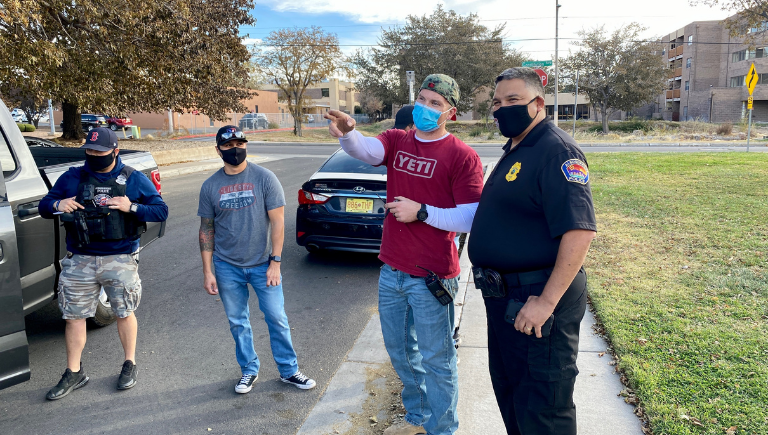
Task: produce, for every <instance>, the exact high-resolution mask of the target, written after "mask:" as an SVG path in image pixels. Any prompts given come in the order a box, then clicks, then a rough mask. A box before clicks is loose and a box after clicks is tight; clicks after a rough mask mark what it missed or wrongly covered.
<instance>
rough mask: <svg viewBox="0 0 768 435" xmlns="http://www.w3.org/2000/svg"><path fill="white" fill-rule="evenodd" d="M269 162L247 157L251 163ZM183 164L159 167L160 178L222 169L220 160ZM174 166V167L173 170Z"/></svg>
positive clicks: (260, 158) (263, 159)
mask: <svg viewBox="0 0 768 435" xmlns="http://www.w3.org/2000/svg"><path fill="white" fill-rule="evenodd" d="M270 160H273V159H272V158H270V157H261V156H253V157H248V161H249V162H253V163H264V162H268V161H270ZM182 165H184V163H176V164H173V165H166V166H165V167H162V166H161V167H159V169H160V178H161V179H165V178H173V177H178V176H179V175H187V174H193V173H196V172H203V171H211V170H214V169H220V168H221V167H222V163H221V160H220V159H215V160H214V161H210V160H203V161H202V162H201V163H199V164H195V165H190V166H182ZM174 166H176V167H175V168H174Z"/></svg>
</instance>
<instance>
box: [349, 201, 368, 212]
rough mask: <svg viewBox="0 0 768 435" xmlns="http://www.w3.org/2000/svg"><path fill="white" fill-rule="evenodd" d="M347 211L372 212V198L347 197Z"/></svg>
mask: <svg viewBox="0 0 768 435" xmlns="http://www.w3.org/2000/svg"><path fill="white" fill-rule="evenodd" d="M347 213H373V200H372V199H361V198H347Z"/></svg>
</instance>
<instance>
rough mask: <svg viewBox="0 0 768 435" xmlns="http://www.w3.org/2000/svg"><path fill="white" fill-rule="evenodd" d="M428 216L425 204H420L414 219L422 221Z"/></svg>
mask: <svg viewBox="0 0 768 435" xmlns="http://www.w3.org/2000/svg"><path fill="white" fill-rule="evenodd" d="M428 217H429V213H427V204H421V208H420V209H419V211H418V212H416V219H418V220H420V221H422V222H424V221H425V220H427V218H428Z"/></svg>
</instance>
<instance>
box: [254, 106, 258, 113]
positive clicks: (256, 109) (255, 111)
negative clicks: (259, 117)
mask: <svg viewBox="0 0 768 435" xmlns="http://www.w3.org/2000/svg"><path fill="white" fill-rule="evenodd" d="M253 113H259V105H258V104H257V105H255V106H253Z"/></svg>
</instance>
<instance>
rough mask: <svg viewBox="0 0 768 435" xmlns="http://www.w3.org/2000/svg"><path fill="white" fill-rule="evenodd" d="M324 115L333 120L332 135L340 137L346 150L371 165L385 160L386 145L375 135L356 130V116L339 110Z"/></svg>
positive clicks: (330, 128)
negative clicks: (367, 134)
mask: <svg viewBox="0 0 768 435" xmlns="http://www.w3.org/2000/svg"><path fill="white" fill-rule="evenodd" d="M323 116H324V117H325V118H326V119H328V120H330V121H331V124H330V125H329V127H328V129H329V131H330V133H331V136H333V137H335V138H338V139H339V144H340V145H341V148H342V149H344V152H346V153H347V154H349V155H350V156H352V157H354V158H356V159H358V160H360V161H363V162H365V163H368V164H370V165H380V164H381V162H383V161H384V156H385V154H386V151H385V150H384V145H383V144H382V143H381V141H380V140H378V139H376V138H375V137H365V136H363V134H362V133H360V132H359V131H357V130H355V120H354V118H352V117H351V116H349V115H347V114H346V113H344V112H340V111H338V110H329V111H328V113H326V114H325V115H323Z"/></svg>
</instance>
